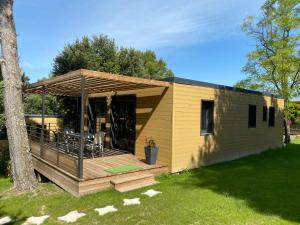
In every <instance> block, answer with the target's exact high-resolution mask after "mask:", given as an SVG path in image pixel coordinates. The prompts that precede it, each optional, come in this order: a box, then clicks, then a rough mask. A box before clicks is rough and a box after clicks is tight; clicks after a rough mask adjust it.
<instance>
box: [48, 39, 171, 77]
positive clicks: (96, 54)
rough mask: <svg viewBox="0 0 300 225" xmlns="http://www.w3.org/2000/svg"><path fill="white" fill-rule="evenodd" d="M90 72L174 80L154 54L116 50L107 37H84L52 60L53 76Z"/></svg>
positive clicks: (162, 61) (126, 49)
mask: <svg viewBox="0 0 300 225" xmlns="http://www.w3.org/2000/svg"><path fill="white" fill-rule="evenodd" d="M81 68H83V69H90V70H97V71H102V72H111V73H116V74H124V75H128V76H136V77H144V78H149V79H162V78H166V77H170V76H173V72H172V71H171V70H169V69H167V67H166V62H165V61H164V60H163V59H157V57H156V55H155V53H154V52H153V51H149V50H147V51H139V50H135V49H133V48H124V47H120V48H119V47H117V46H116V44H115V42H114V40H113V39H110V38H108V37H107V36H103V35H100V36H93V37H92V38H88V37H83V38H82V39H77V40H76V41H75V42H73V43H71V44H68V45H66V46H65V47H64V49H63V51H62V52H60V53H59V54H58V55H57V56H56V57H55V59H54V64H53V71H52V72H53V74H54V75H61V74H65V73H67V72H69V71H72V70H77V69H81Z"/></svg>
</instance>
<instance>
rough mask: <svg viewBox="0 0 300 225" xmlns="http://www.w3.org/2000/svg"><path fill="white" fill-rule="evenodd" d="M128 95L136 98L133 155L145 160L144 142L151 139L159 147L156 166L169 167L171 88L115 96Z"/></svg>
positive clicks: (120, 93)
mask: <svg viewBox="0 0 300 225" xmlns="http://www.w3.org/2000/svg"><path fill="white" fill-rule="evenodd" d="M111 94H112V93H103V94H92V95H90V96H89V97H102V96H107V95H111ZM114 94H115V93H114ZM130 94H135V95H136V97H137V100H136V101H137V102H136V142H135V155H136V156H137V157H138V158H145V153H144V146H145V140H146V138H149V137H152V138H153V139H154V140H155V141H156V143H157V145H158V147H159V153H158V164H163V165H168V166H169V167H170V166H171V152H172V105H173V102H172V101H173V97H172V94H173V92H172V87H169V88H161V87H158V88H147V89H138V90H133V91H120V92H117V93H116V95H130Z"/></svg>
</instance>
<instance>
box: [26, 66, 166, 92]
mask: <svg viewBox="0 0 300 225" xmlns="http://www.w3.org/2000/svg"><path fill="white" fill-rule="evenodd" d="M82 77H84V78H85V86H84V89H85V91H86V93H87V94H93V93H101V92H110V91H124V90H134V89H141V88H151V87H169V85H170V84H169V83H168V82H165V81H158V80H149V79H144V78H139V77H129V76H124V75H116V74H111V73H105V72H97V71H91V70H86V69H80V70H76V71H72V72H69V73H66V74H64V75H61V76H57V77H53V78H50V79H48V80H45V81H40V82H37V83H33V84H30V85H29V86H26V87H24V91H25V92H28V93H40V94H41V93H42V92H43V87H44V88H45V90H44V91H45V92H44V93H46V94H50V95H57V96H80V93H81V78H82Z"/></svg>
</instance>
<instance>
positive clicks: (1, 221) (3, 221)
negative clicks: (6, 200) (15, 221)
mask: <svg viewBox="0 0 300 225" xmlns="http://www.w3.org/2000/svg"><path fill="white" fill-rule="evenodd" d="M10 222H12V219H11V218H10V217H9V216H5V217H2V218H1V219H0V225H3V224H7V223H10Z"/></svg>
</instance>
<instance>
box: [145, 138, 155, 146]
mask: <svg viewBox="0 0 300 225" xmlns="http://www.w3.org/2000/svg"><path fill="white" fill-rule="evenodd" d="M145 147H146V148H156V143H155V141H154V140H153V138H152V137H150V138H146V141H145Z"/></svg>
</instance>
